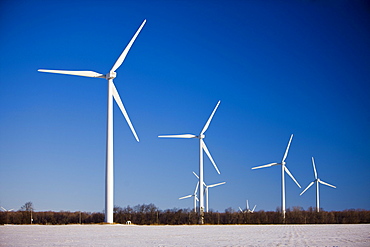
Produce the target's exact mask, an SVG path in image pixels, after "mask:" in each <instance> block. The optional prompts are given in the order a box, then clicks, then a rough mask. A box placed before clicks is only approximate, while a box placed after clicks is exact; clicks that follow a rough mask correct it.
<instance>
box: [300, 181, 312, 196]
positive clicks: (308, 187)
mask: <svg viewBox="0 0 370 247" xmlns="http://www.w3.org/2000/svg"><path fill="white" fill-rule="evenodd" d="M314 183H315V182H313V181H312V182H311V183H310V184H309V185H308V186H307V187H306V189H304V190H303V191H302V192H301V194H299V195H300V196H301V195H303V193H305V192H306V190H308V188H310V187H311V186H312V185H313V184H314Z"/></svg>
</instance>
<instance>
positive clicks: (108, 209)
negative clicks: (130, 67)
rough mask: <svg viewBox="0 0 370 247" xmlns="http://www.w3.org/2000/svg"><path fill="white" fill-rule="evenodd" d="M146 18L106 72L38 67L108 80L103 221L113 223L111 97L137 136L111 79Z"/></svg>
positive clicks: (59, 72) (51, 71) (60, 72)
mask: <svg viewBox="0 0 370 247" xmlns="http://www.w3.org/2000/svg"><path fill="white" fill-rule="evenodd" d="M145 23H146V20H144V21H143V23H142V24H141V26H140V27H139V29H138V30H137V31H136V33H135V35H134V36H133V37H132V39H131V40H130V42H129V43H128V45H127V46H126V48H125V49H124V50H123V52H122V54H121V55H120V56H119V57H118V59H117V61H116V62H115V64H114V65H113V67H112V69H111V70H110V71H109V72H108V73H107V74H106V75H103V74H100V73H97V72H94V71H67V70H46V69H39V70H38V71H40V72H48V73H57V74H66V75H77V76H85V77H95V78H104V79H106V80H107V81H108V113H107V146H106V152H107V153H106V180H105V183H106V184H105V222H107V223H113V98H114V100H115V101H116V102H117V104H118V106H119V108H120V109H121V112H122V114H123V115H124V117H125V119H126V121H127V123H128V125H129V127H130V129H131V131H132V133H133V134H134V136H135V138H136V140H137V141H139V138H138V136H137V134H136V132H135V129H134V127H133V125H132V123H131V121H130V118H129V116H128V114H127V112H126V110H125V107H124V106H123V103H122V101H121V98H120V96H119V94H118V91H117V89H116V87H115V85H114V83H113V79H114V78H116V75H117V74H116V70H117V69H118V68H119V67H120V66H121V64H122V63H123V61H124V60H125V58H126V55H127V53H128V52H129V50H130V48H131V46H132V44H133V43H134V41H135V39H136V37H137V36H138V35H139V33H140V31H141V29H142V28H143V27H144V25H145Z"/></svg>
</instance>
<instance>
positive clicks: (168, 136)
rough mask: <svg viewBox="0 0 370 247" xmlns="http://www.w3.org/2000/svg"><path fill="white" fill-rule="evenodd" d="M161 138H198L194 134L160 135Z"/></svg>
mask: <svg viewBox="0 0 370 247" xmlns="http://www.w3.org/2000/svg"><path fill="white" fill-rule="evenodd" d="M158 137H159V138H197V136H196V135H193V134H181V135H160V136H158Z"/></svg>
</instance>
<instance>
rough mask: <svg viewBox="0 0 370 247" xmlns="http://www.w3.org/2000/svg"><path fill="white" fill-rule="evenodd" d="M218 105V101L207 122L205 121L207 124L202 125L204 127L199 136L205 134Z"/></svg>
mask: <svg viewBox="0 0 370 247" xmlns="http://www.w3.org/2000/svg"><path fill="white" fill-rule="evenodd" d="M220 103H221V100H219V101H218V103H217V105H216V107H215V109H213V112H212V114H211V116H210V117H209V118H208V121H207V122H206V124H205V125H204V127H203V129H202V131H201V132H200V135H203V134H204V132H206V130H207V129H208V127H209V124H210V123H211V120H212V118H213V115H215V112H216V110H217V108H218V105H219V104H220Z"/></svg>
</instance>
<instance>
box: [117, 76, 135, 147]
mask: <svg viewBox="0 0 370 247" xmlns="http://www.w3.org/2000/svg"><path fill="white" fill-rule="evenodd" d="M111 85H112V89H113V90H112V92H113V97H114V99H115V100H116V102H117V105H118V106H119V108H120V109H121V112H122V114H123V116H125V119H126V122H127V123H128V126H130V129H131V131H132V133H133V134H134V136H135V139H136V141H138V142H139V137H138V136H137V134H136V132H135V129H134V126H133V125H132V123H131V120H130V118H129V116H128V114H127V112H126V109H125V107H124V106H123V103H122V101H121V97H119V94H118V91H117V88H116V86H115V85H114V83H113V81H112V83H111Z"/></svg>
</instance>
